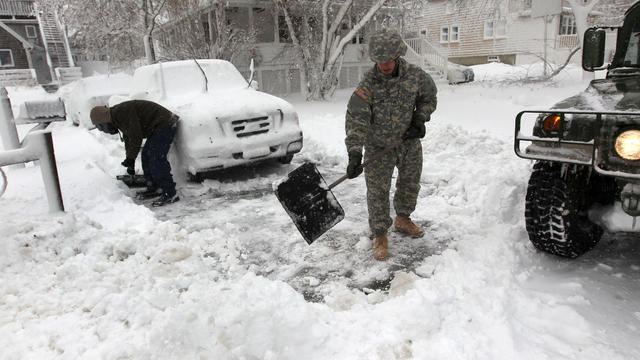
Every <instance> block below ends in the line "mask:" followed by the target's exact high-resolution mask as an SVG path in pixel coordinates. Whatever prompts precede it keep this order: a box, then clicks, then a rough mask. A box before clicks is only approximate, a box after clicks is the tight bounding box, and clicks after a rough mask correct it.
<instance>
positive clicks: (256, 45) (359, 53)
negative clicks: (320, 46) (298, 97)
mask: <svg viewBox="0 0 640 360" xmlns="http://www.w3.org/2000/svg"><path fill="white" fill-rule="evenodd" d="M361 4H363V3H361ZM215 11H216V10H215V8H213V7H212V6H211V5H209V6H205V7H202V8H200V9H199V14H200V15H199V18H200V21H201V26H197V28H198V29H199V30H198V29H195V28H194V26H193V24H191V25H189V24H187V22H188V20H186V19H185V18H180V17H179V16H174V17H173V18H172V19H170V20H169V21H167V22H165V23H164V24H162V25H161V26H160V27H159V28H158V29H156V31H155V32H154V34H153V38H154V41H155V42H154V44H155V45H154V48H155V50H156V55H157V59H159V60H161V61H162V60H176V59H181V58H186V57H185V55H184V53H183V54H176V53H175V51H174V50H176V49H178V47H180V46H189V47H191V48H193V47H195V46H193V45H191V44H190V43H189V40H188V38H189V37H190V36H193V35H194V34H196V33H200V32H202V33H203V34H202V36H204V38H205V40H206V41H205V42H206V43H208V42H210V39H215V38H216V35H217V31H218V27H217V26H216V20H215ZM224 11H225V12H226V19H227V22H228V25H229V26H230V27H231V30H229V31H233V32H235V33H236V34H246V36H247V37H249V39H248V42H247V43H245V44H244V45H242V46H240V47H239V48H238V49H237V50H236V51H234V53H233V56H231V62H232V63H233V64H234V65H235V66H236V67H237V68H238V69H239V70H240V71H241V72H242V73H243V74H244V75H245V76H246V77H247V78H248V77H249V72H250V70H249V65H250V63H251V60H253V61H254V67H255V80H257V82H258V84H259V87H260V90H262V91H265V92H269V93H274V94H287V93H299V92H300V91H301V87H302V84H301V81H302V80H301V77H300V70H299V68H298V66H299V65H298V64H297V63H296V61H295V60H296V56H297V54H296V50H295V49H294V47H293V46H292V40H291V37H290V34H289V31H288V28H287V25H286V22H285V17H284V15H283V13H281V12H280V11H278V10H277V9H276V8H275V7H274V5H273V1H271V0H268V1H265V0H231V1H229V6H228V7H227V8H225V10H224ZM382 11H384V12H386V14H387V20H389V19H393V20H395V21H397V22H401V21H402V19H401V16H399V15H398V14H397V13H393V11H394V9H388V8H387V9H384V10H382ZM188 15H189V16H190V17H191V18H193V14H192V13H189V14H188ZM346 19H347V20H345V23H343V24H341V26H340V27H339V29H338V32H340V33H343V34H346V33H347V32H348V31H350V30H351V29H352V27H353V25H354V24H353V23H351V21H354V20H353V19H351V18H349V17H347V18H346ZM382 26H383V24H381V23H379V22H376V21H373V20H372V21H371V22H369V24H368V25H367V26H366V27H365V28H364V29H363V30H362V31H361V33H359V34H358V35H357V36H356V37H355V38H354V39H353V40H352V42H351V43H350V44H347V46H346V47H345V49H344V59H343V60H342V63H341V68H340V73H339V76H338V88H349V87H355V86H356V85H357V84H358V82H359V81H360V78H361V77H362V74H363V73H364V72H366V71H367V70H369V69H370V68H371V66H372V65H373V63H372V62H371V60H370V59H369V55H368V45H367V43H366V39H367V35H368V34H370V33H371V32H373V31H375V30H377V29H378V28H381V27H382ZM198 36H199V35H198ZM200 43H202V41H201V42H200ZM200 56H208V55H207V54H202V55H200Z"/></svg>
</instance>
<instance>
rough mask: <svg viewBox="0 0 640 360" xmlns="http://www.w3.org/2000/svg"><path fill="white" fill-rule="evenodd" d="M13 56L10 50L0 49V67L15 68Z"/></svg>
mask: <svg viewBox="0 0 640 360" xmlns="http://www.w3.org/2000/svg"><path fill="white" fill-rule="evenodd" d="M13 66H14V64H13V54H12V53H11V50H10V49H0V67H13Z"/></svg>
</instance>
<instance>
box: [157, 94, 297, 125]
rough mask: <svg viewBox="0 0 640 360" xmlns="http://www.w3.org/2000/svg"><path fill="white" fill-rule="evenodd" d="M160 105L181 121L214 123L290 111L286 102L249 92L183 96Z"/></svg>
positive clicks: (267, 95) (274, 97) (169, 99)
mask: <svg viewBox="0 0 640 360" xmlns="http://www.w3.org/2000/svg"><path fill="white" fill-rule="evenodd" d="M160 102H161V103H162V104H163V105H165V106H166V107H167V108H169V109H171V110H172V111H173V112H175V113H176V114H178V115H179V116H180V118H181V119H182V120H184V121H199V120H200V119H211V118H212V116H215V117H216V118H218V119H224V118H234V117H238V116H253V115H260V114H264V113H267V112H272V111H276V110H278V109H280V110H282V111H283V112H293V111H294V109H293V106H292V105H291V104H290V103H288V102H287V101H285V100H283V99H281V98H279V97H276V96H273V95H269V94H267V93H263V92H260V91H256V90H254V89H251V88H247V89H233V90H228V91H215V92H206V93H196V94H187V95H185V96H180V97H172V98H168V99H165V101H160Z"/></svg>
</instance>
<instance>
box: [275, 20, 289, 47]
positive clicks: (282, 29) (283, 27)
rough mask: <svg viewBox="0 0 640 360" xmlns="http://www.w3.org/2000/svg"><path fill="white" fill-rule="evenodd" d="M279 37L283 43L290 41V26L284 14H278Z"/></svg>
mask: <svg viewBox="0 0 640 360" xmlns="http://www.w3.org/2000/svg"><path fill="white" fill-rule="evenodd" d="M278 37H279V38H280V42H281V43H290V42H292V41H291V36H290V35H289V26H288V25H287V21H286V19H285V17H284V16H278Z"/></svg>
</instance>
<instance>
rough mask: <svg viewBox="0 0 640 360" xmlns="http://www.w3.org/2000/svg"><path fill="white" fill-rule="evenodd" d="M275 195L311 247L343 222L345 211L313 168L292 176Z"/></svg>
mask: <svg viewBox="0 0 640 360" xmlns="http://www.w3.org/2000/svg"><path fill="white" fill-rule="evenodd" d="M275 193H276V197H277V198H278V200H279V201H280V203H281V204H282V206H283V207H284V210H285V211H286V212H287V214H289V216H290V217H291V220H293V223H294V224H295V225H296V227H297V228H298V231H300V234H302V237H303V238H304V240H305V241H306V242H307V243H308V244H309V245H311V243H313V242H314V241H315V240H316V239H317V238H318V237H320V236H321V235H322V234H324V233H325V232H326V231H327V230H329V229H331V228H332V227H333V226H334V225H336V224H337V223H339V222H340V221H342V219H344V210H342V207H341V206H340V204H339V203H338V200H337V199H336V197H335V196H334V195H333V193H332V192H331V189H329V186H327V183H326V182H325V181H324V178H323V177H322V175H320V172H318V169H317V168H316V166H315V165H314V164H311V163H306V164H304V165H302V166H300V167H299V168H297V169H295V170H293V171H292V172H290V173H289V175H288V176H287V177H286V178H285V179H283V180H282V181H281V182H280V183H278V184H277V186H276V187H275Z"/></svg>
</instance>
